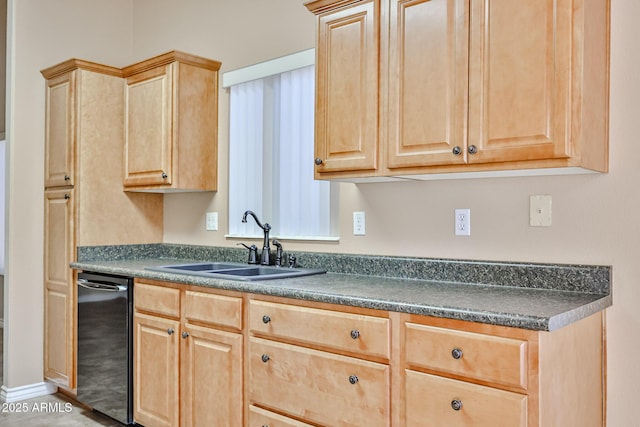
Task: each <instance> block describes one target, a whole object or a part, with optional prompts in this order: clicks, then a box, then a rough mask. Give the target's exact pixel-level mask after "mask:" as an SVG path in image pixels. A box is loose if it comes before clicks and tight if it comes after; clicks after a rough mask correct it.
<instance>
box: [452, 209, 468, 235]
mask: <svg viewBox="0 0 640 427" xmlns="http://www.w3.org/2000/svg"><path fill="white" fill-rule="evenodd" d="M454 222H455V233H456V236H471V209H456V211H455V221H454Z"/></svg>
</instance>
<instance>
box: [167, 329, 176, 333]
mask: <svg viewBox="0 0 640 427" xmlns="http://www.w3.org/2000/svg"><path fill="white" fill-rule="evenodd" d="M174 332H175V331H174V330H173V328H169V329H167V334H169V335H173V333H174Z"/></svg>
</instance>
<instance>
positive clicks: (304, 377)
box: [249, 338, 390, 427]
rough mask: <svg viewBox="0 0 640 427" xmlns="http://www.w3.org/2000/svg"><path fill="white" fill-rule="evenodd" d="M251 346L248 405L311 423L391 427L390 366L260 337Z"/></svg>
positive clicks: (253, 339)
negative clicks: (253, 404) (249, 403)
mask: <svg viewBox="0 0 640 427" xmlns="http://www.w3.org/2000/svg"><path fill="white" fill-rule="evenodd" d="M249 346H250V347H249V399H250V401H251V402H252V403H256V404H258V405H260V406H265V407H268V408H273V409H276V410H278V411H279V412H284V413H287V414H290V415H291V416H293V417H298V418H304V419H305V420H308V421H309V422H310V423H313V424H321V425H326V426H339V425H349V426H367V427H376V426H388V425H389V422H390V417H389V411H390V409H389V390H390V389H389V382H390V378H389V366H387V365H383V364H380V363H375V362H369V361H365V360H360V359H355V358H352V357H347V356H341V355H337V354H332V353H326V352H323V351H318V350H312V349H309V348H304V347H297V346H293V345H289V344H284V343H278V342H273V341H268V340H263V339H260V338H251V339H250V341H249Z"/></svg>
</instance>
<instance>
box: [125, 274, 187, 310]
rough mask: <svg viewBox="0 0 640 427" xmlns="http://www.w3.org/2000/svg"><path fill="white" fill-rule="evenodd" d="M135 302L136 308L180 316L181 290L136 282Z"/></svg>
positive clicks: (134, 289)
mask: <svg viewBox="0 0 640 427" xmlns="http://www.w3.org/2000/svg"><path fill="white" fill-rule="evenodd" d="M133 303H134V304H135V308H136V310H139V311H146V312H149V313H155V314H161V315H164V316H169V317H175V318H179V317H180V290H179V289H174V288H165V287H164V286H155V285H148V284H146V283H141V282H135V284H134V286H133Z"/></svg>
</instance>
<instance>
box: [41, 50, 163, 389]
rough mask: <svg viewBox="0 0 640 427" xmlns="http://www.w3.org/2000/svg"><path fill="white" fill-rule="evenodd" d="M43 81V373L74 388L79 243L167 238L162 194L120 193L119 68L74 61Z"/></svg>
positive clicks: (53, 69) (52, 70)
mask: <svg viewBox="0 0 640 427" xmlns="http://www.w3.org/2000/svg"><path fill="white" fill-rule="evenodd" d="M42 75H43V76H44V78H45V79H46V85H45V101H46V104H45V105H46V108H45V166H44V169H45V180H44V187H45V224H44V241H45V256H44V290H45V307H44V311H45V325H44V329H45V337H44V375H45V378H47V379H48V380H51V381H53V382H55V383H56V384H57V385H59V386H61V387H63V388H65V389H67V390H69V391H73V389H74V388H75V375H76V374H75V363H76V361H75V348H76V342H75V340H76V337H75V330H76V325H75V318H76V316H75V310H76V308H75V307H76V289H75V286H76V285H75V280H74V275H73V273H72V270H71V268H70V267H69V263H70V262H72V261H75V258H76V248H77V246H88V245H109V244H127V243H157V242H160V241H162V198H161V197H162V196H161V195H155V194H141V195H134V196H132V197H129V196H127V195H126V194H125V193H124V192H123V191H122V147H123V137H122V129H123V128H122V115H123V106H124V104H123V90H122V85H123V81H122V77H121V71H120V70H119V69H117V68H113V67H109V66H106V65H101V64H96V63H92V62H88V61H82V60H77V59H72V60H69V61H65V62H63V63H60V64H57V65H55V66H53V67H50V68H47V69H45V70H42Z"/></svg>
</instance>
